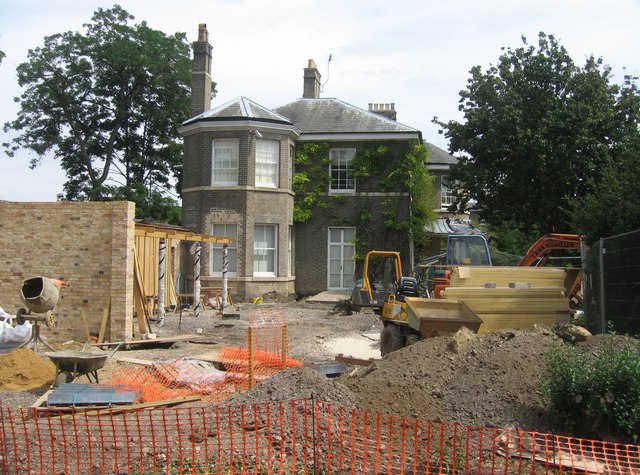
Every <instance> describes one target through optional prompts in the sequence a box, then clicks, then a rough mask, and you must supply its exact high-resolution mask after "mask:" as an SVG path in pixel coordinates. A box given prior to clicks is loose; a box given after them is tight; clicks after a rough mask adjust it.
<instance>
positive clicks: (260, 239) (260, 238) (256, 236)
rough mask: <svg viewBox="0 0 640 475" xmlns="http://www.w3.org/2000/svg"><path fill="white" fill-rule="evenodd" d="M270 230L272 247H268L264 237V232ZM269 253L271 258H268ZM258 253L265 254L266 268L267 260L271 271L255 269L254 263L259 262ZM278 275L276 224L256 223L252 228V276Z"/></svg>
mask: <svg viewBox="0 0 640 475" xmlns="http://www.w3.org/2000/svg"><path fill="white" fill-rule="evenodd" d="M267 231H271V232H272V233H273V247H269V246H268V245H267V244H266V242H267V239H265V233H266V232H267ZM269 254H271V259H269V257H268V256H269ZM258 255H266V256H267V259H265V261H267V269H268V267H269V265H268V264H269V260H271V265H272V267H273V271H270V270H256V264H257V263H258V262H261V261H260V260H259V259H257V257H258ZM277 275H278V226H277V225H276V224H256V225H254V228H253V276H254V277H277Z"/></svg>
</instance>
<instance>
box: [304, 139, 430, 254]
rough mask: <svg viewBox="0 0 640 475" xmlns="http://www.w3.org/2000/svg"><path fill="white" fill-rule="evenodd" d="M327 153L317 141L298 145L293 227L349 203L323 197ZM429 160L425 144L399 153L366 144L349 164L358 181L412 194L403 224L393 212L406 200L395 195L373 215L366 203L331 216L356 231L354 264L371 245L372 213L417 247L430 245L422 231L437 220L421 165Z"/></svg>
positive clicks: (340, 198)
mask: <svg viewBox="0 0 640 475" xmlns="http://www.w3.org/2000/svg"><path fill="white" fill-rule="evenodd" d="M329 149H330V146H329V144H328V143H326V142H317V143H306V144H302V145H301V146H299V147H298V148H297V150H296V155H295V164H296V169H297V171H296V173H295V175H294V177H293V191H294V192H295V193H296V198H295V202H294V211H293V219H294V222H296V223H304V222H306V221H308V220H310V219H312V218H313V216H314V212H315V211H316V210H327V209H329V208H331V207H333V206H335V205H336V204H339V203H344V202H346V200H347V196H345V195H331V196H327V192H328V189H329V185H330V183H331V176H330V175H329V166H330V164H331V159H330V157H329ZM427 157H428V151H427V148H426V147H425V146H423V145H415V146H413V147H411V148H408V147H405V148H403V149H402V150H401V151H400V152H399V153H398V152H395V151H394V150H392V149H391V148H390V147H388V146H386V145H365V146H364V147H361V148H359V149H358V150H357V151H356V156H355V158H354V160H353V164H352V166H353V171H354V176H355V178H356V181H360V182H362V181H365V180H367V179H369V178H377V182H376V189H375V191H378V192H400V193H409V195H410V212H409V217H408V218H405V219H399V218H398V216H397V213H396V210H397V209H398V208H397V206H398V202H399V200H400V199H404V198H401V197H393V196H390V197H389V198H388V199H386V200H384V203H383V209H379V208H376V209H375V210H372V209H370V207H369V205H368V203H366V201H365V202H364V203H362V204H361V205H360V206H359V207H358V209H357V210H356V211H355V212H354V214H353V215H352V216H348V217H345V216H342V217H340V216H335V217H334V220H335V223H336V224H343V223H344V224H349V225H352V226H355V227H356V236H357V237H356V242H355V246H356V256H355V258H356V260H361V259H362V258H363V257H364V255H365V254H366V252H368V251H369V250H371V243H372V242H374V241H375V238H376V236H375V230H374V229H372V227H371V222H372V220H373V213H374V212H375V213H382V215H383V217H384V228H385V230H389V231H395V232H399V233H404V234H406V235H408V236H412V237H413V241H414V243H415V245H416V247H417V248H420V247H421V246H423V245H426V244H427V243H428V240H429V235H428V233H427V232H426V231H425V228H426V225H427V224H429V223H432V222H433V221H435V219H436V215H435V212H434V211H433V210H434V203H435V193H434V190H433V181H432V177H431V176H430V175H429V172H428V171H427V168H426V166H425V163H426V160H427ZM321 196H322V199H321ZM325 197H326V199H325Z"/></svg>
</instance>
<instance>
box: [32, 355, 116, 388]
mask: <svg viewBox="0 0 640 475" xmlns="http://www.w3.org/2000/svg"><path fill="white" fill-rule="evenodd" d="M45 356H47V357H48V358H49V359H50V360H51V361H52V362H53V363H54V364H55V365H56V377H55V382H54V383H53V387H55V388H57V387H58V386H60V385H61V384H63V383H72V382H74V381H75V380H76V379H78V378H79V377H81V376H86V377H87V379H88V380H89V382H90V383H94V382H95V383H99V382H100V381H99V379H98V370H99V369H100V368H102V367H103V366H104V365H105V363H106V362H107V356H108V355H107V354H99V353H90V352H84V351H55V352H48V353H45Z"/></svg>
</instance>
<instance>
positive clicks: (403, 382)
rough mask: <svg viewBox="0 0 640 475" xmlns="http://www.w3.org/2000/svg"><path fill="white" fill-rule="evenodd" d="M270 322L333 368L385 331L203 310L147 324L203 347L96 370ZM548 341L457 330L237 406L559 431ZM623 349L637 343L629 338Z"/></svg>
mask: <svg viewBox="0 0 640 475" xmlns="http://www.w3.org/2000/svg"><path fill="white" fill-rule="evenodd" d="M274 315H276V316H277V317H278V318H284V320H285V322H286V324H287V325H286V328H287V336H288V339H287V340H288V347H289V354H290V356H291V357H293V358H297V359H300V360H303V361H304V362H305V363H307V364H310V363H322V362H334V361H335V356H336V353H335V349H334V347H333V346H332V342H334V341H335V340H336V339H344V338H347V341H348V339H349V338H352V339H354V341H355V340H358V339H362V338H364V337H363V336H362V335H363V334H366V333H376V332H379V331H380V329H381V328H382V324H381V322H380V320H379V318H378V317H377V316H376V315H375V314H374V313H373V312H371V311H369V310H364V311H361V312H358V313H355V314H348V312H343V311H342V307H340V308H334V307H332V306H331V305H316V304H309V303H304V302H285V301H275V302H268V303H265V304H262V305H252V304H241V305H238V306H235V307H233V308H230V309H229V310H228V311H227V312H226V313H225V318H223V317H222V316H220V315H218V314H217V311H216V310H207V311H206V312H205V314H204V315H202V316H201V317H199V318H195V317H193V316H192V315H191V314H189V313H185V314H183V316H182V319H180V316H179V315H173V314H169V315H167V317H166V320H165V325H164V326H162V327H160V326H157V325H153V328H152V330H153V331H154V332H155V333H156V334H157V336H158V337H170V336H179V335H188V334H196V333H197V334H199V335H201V336H202V337H204V339H203V340H201V341H199V342H196V341H195V340H191V341H190V340H187V341H181V342H178V343H175V344H174V345H173V346H172V347H171V348H144V349H130V350H119V351H117V352H116V353H115V354H113V355H112V356H111V357H110V358H109V359H108V361H107V364H106V365H105V367H104V368H103V369H101V370H100V371H99V375H100V381H101V382H105V383H107V382H109V381H110V380H111V378H112V376H113V375H114V374H116V373H117V372H118V371H120V370H122V368H127V367H129V366H130V365H131V363H123V362H119V361H118V358H119V357H127V358H135V359H140V360H148V361H154V362H160V361H170V360H175V359H177V358H180V357H184V356H194V355H198V354H202V353H206V352H208V351H211V350H213V349H216V348H222V347H224V346H241V345H243V343H244V341H245V339H246V335H247V329H248V327H249V325H250V321H252V320H255V319H256V318H264V319H266V320H269V319H270V318H273V316H274ZM610 338H618V340H616V341H620V342H621V343H625V342H627V340H625V337H620V336H618V337H614V336H611V335H602V336H595V337H592V338H591V339H589V340H587V341H586V342H584V343H578V344H577V347H578V348H583V349H584V351H589V352H597V351H599V348H601V347H602V346H603V345H605V344H606V343H607V341H608V340H609V339H610ZM623 340H624V341H623ZM554 342H556V343H558V344H560V345H562V344H564V343H563V342H562V340H560V339H559V338H558V337H557V336H556V334H555V332H554V331H553V329H551V328H548V327H539V328H534V329H528V330H504V331H497V332H491V333H488V334H486V335H483V336H477V335H474V334H472V333H470V332H460V333H459V334H457V335H456V336H454V337H436V338H429V339H426V340H422V341H419V342H417V343H415V344H414V345H411V346H410V347H407V348H403V349H401V350H398V351H396V352H393V353H391V354H389V355H387V356H385V357H384V358H380V359H377V360H376V361H374V362H373V363H372V364H371V365H369V366H351V367H349V368H348V370H347V371H346V372H345V373H344V374H343V375H341V376H340V377H337V378H331V379H330V378H326V377H324V376H322V377H320V376H319V373H318V374H316V373H314V372H313V371H312V370H310V369H309V368H294V369H290V370H287V371H284V372H283V373H281V374H278V375H277V377H273V378H271V379H270V380H267V381H265V382H263V383H261V384H259V385H258V386H257V387H256V388H254V389H252V390H250V391H247V392H245V393H242V394H240V395H237V396H235V398H234V400H236V398H237V400H238V401H242V402H259V401H264V400H282V399H291V398H298V397H309V396H310V395H312V394H313V395H314V397H316V398H319V399H324V400H327V401H330V402H332V403H335V404H341V405H345V406H349V407H358V408H361V409H365V410H369V411H372V412H378V413H389V414H395V415H398V416H406V417H413V418H419V419H423V420H436V421H443V422H457V423H460V424H464V425H468V426H503V425H505V424H514V425H516V426H517V427H520V428H522V429H526V430H533V431H539V432H551V431H554V432H556V433H562V430H561V428H560V427H559V425H558V424H557V421H556V419H555V415H554V413H553V411H552V410H551V407H550V405H549V403H548V401H546V400H545V399H544V398H543V397H542V395H541V394H540V391H539V382H540V379H541V378H544V377H545V374H546V369H545V355H546V353H547V351H548V350H549V348H550V347H551V345H552V344H554ZM629 342H630V343H631V344H635V340H632V339H629ZM74 345H75V348H69V347H65V349H82V345H81V344H74ZM353 348H354V349H355V348H356V346H355V345H354V346H353ZM96 351H100V350H96ZM345 355H346V356H356V357H357V356H358V355H356V354H349V353H345ZM78 382H82V380H79V381H78ZM46 389H47V388H42V389H40V390H34V391H19V392H15V391H12V392H7V391H4V392H0V397H1V398H2V403H3V404H4V405H5V406H13V407H15V406H29V405H31V404H33V402H34V401H35V400H36V399H37V398H38V397H39V396H41V395H42V394H43V393H44V392H45V391H46ZM574 435H577V434H574ZM580 435H583V436H587V435H591V436H593V438H601V437H600V436H602V438H604V437H605V436H606V435H603V434H580Z"/></svg>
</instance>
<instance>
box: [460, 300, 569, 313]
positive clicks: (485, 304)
mask: <svg viewBox="0 0 640 475" xmlns="http://www.w3.org/2000/svg"><path fill="white" fill-rule="evenodd" d="M461 300H462V301H463V302H464V303H466V304H467V306H468V307H469V308H470V309H471V310H473V311H474V312H475V313H477V314H478V315H481V314H485V313H563V312H566V313H569V311H570V307H569V300H568V299H566V298H557V299H537V298H526V297H525V298H508V297H503V298H497V299H483V298H470V299H469V298H464V299H461Z"/></svg>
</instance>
